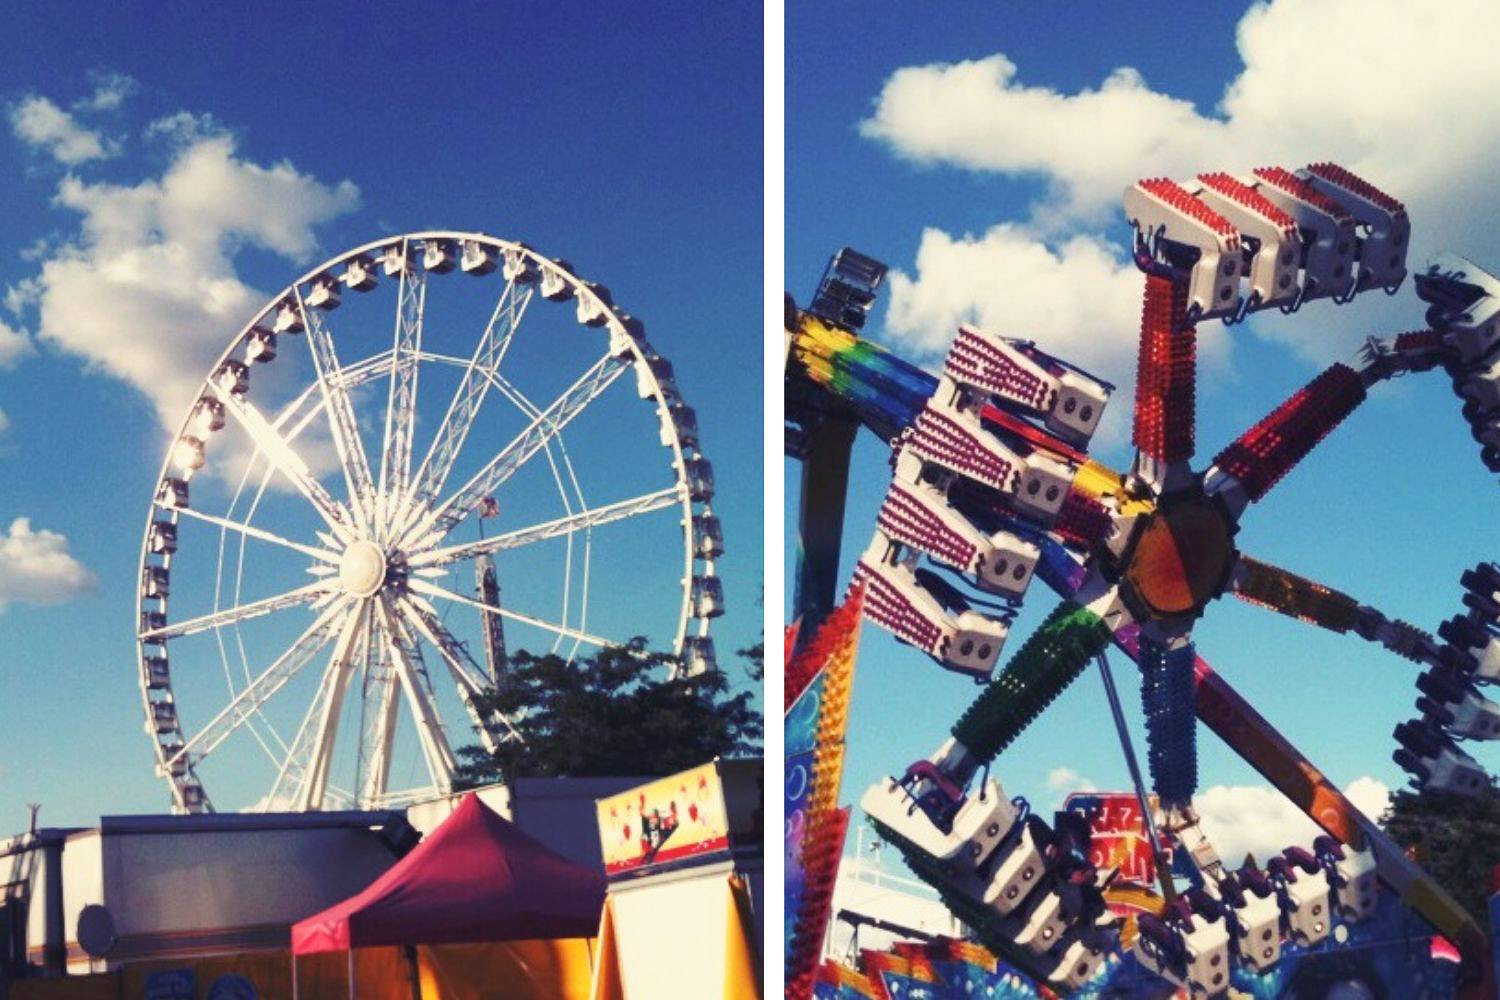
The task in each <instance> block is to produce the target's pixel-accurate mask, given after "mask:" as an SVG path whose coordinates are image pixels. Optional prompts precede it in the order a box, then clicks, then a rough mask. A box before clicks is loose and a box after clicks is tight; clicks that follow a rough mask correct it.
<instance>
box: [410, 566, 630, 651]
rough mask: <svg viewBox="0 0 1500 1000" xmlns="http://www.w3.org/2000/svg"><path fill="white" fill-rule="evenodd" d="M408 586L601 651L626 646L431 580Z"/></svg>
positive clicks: (412, 581) (414, 581)
mask: <svg viewBox="0 0 1500 1000" xmlns="http://www.w3.org/2000/svg"><path fill="white" fill-rule="evenodd" d="M407 585H408V586H410V587H411V589H412V590H415V591H416V592H417V593H419V594H423V595H425V596H427V597H432V598H437V599H439V600H444V601H457V602H458V603H459V604H467V605H468V606H469V607H471V608H478V609H479V610H480V611H487V612H489V613H490V614H493V615H499V616H500V617H502V618H509V619H510V620H511V621H516V622H520V623H522V624H523V625H531V626H534V627H536V628H539V629H543V630H545V631H548V632H551V633H552V634H553V635H559V636H562V637H563V638H564V639H575V640H577V641H578V642H586V643H588V644H589V645H591V646H596V647H598V648H599V649H612V648H614V647H617V646H624V645H625V644H624V643H623V642H615V641H614V640H612V639H603V638H600V637H599V636H597V635H590V634H589V633H587V632H580V631H579V630H578V629H575V628H568V627H567V626H566V625H555V624H553V623H552V622H549V621H547V620H545V619H542V618H535V617H533V616H531V615H527V614H522V613H521V612H519V611H512V610H511V609H510V608H502V607H497V606H495V605H493V604H486V603H485V602H484V601H480V600H476V599H475V598H472V597H468V596H466V595H464V594H459V593H455V592H454V591H451V590H448V589H447V588H446V587H440V586H438V585H437V584H435V583H432V582H431V581H429V580H423V579H422V578H421V577H417V576H414V577H411V579H410V580H408V581H407Z"/></svg>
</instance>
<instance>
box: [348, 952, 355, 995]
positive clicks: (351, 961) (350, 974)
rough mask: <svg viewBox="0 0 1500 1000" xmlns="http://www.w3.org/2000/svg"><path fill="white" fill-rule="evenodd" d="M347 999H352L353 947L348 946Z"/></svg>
mask: <svg viewBox="0 0 1500 1000" xmlns="http://www.w3.org/2000/svg"><path fill="white" fill-rule="evenodd" d="M349 1000H354V948H353V947H352V946H351V947H350V948H349Z"/></svg>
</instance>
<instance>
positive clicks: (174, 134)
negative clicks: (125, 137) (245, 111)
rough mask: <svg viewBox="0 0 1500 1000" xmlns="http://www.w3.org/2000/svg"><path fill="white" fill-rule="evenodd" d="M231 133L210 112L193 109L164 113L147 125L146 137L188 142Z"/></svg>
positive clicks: (182, 142)
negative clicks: (196, 112) (199, 112)
mask: <svg viewBox="0 0 1500 1000" xmlns="http://www.w3.org/2000/svg"><path fill="white" fill-rule="evenodd" d="M227 134H229V130H228V129H226V128H225V127H224V126H223V125H221V124H219V122H218V120H217V119H216V118H214V116H213V115H211V114H209V113H208V112H206V111H205V112H204V113H203V114H198V115H195V114H193V113H192V112H191V111H178V112H176V113H174V114H170V115H164V116H163V117H161V118H158V119H156V120H155V121H153V122H152V123H151V124H149V125H147V126H146V138H148V139H157V138H161V139H166V140H167V141H169V142H173V143H179V144H186V143H193V142H197V141H198V140H200V139H208V138H212V137H214V136H223V135H227Z"/></svg>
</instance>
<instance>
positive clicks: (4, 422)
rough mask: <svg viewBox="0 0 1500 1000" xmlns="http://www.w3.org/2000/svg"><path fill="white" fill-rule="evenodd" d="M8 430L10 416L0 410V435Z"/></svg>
mask: <svg viewBox="0 0 1500 1000" xmlns="http://www.w3.org/2000/svg"><path fill="white" fill-rule="evenodd" d="M8 430H10V414H8V413H6V412H5V411H4V410H0V435H3V434H4V433H5V432H6V431H8Z"/></svg>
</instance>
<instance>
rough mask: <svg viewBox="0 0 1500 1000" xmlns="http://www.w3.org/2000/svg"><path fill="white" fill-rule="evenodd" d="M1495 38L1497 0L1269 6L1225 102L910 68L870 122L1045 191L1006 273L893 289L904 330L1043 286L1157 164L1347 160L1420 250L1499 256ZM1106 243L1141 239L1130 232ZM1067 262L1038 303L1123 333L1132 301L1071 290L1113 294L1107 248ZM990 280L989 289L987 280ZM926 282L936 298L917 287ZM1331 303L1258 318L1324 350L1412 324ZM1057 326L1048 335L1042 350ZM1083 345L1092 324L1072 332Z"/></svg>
mask: <svg viewBox="0 0 1500 1000" xmlns="http://www.w3.org/2000/svg"><path fill="white" fill-rule="evenodd" d="M1496 33H1500V7H1497V6H1495V5H1493V4H1488V3H1484V2H1482V0H1459V3H1458V4H1457V6H1456V7H1455V6H1452V5H1450V6H1447V7H1445V8H1444V16H1443V17H1442V18H1432V17H1430V16H1429V15H1428V12H1427V11H1426V10H1425V9H1424V8H1422V7H1420V6H1413V5H1411V4H1405V3H1401V2H1399V0H1379V2H1362V0H1269V2H1263V3H1257V4H1255V5H1253V6H1252V7H1251V8H1250V9H1249V10H1248V11H1247V12H1246V14H1245V15H1244V16H1243V18H1242V19H1241V20H1240V22H1239V25H1238V28H1237V33H1236V41H1237V45H1238V49H1239V54H1240V57H1241V60H1242V66H1241V67H1239V68H1238V72H1237V73H1234V75H1232V76H1231V75H1230V74H1229V73H1226V86H1225V89H1224V91H1223V94H1222V98H1221V100H1220V102H1219V104H1218V105H1217V106H1216V107H1215V108H1213V109H1211V110H1210V111H1207V112H1205V111H1202V110H1199V109H1197V108H1195V107H1194V106H1193V105H1192V104H1191V103H1190V102H1188V101H1186V100H1183V99H1181V98H1179V97H1176V96H1174V95H1171V94H1168V93H1165V92H1162V91H1159V90H1155V89H1153V88H1152V87H1151V85H1150V83H1149V82H1148V81H1147V80H1145V79H1144V78H1143V77H1142V76H1141V74H1140V73H1139V72H1138V71H1136V70H1134V69H1131V68H1128V67H1123V68H1119V69H1116V70H1114V71H1112V72H1110V73H1109V74H1107V75H1106V76H1105V78H1104V80H1103V81H1102V82H1101V83H1100V84H1099V85H1098V86H1095V87H1089V88H1084V89H1081V90H1078V91H1073V92H1065V91H1060V90H1057V89H1054V88H1050V87H1046V86H1040V85H1036V84H1032V83H1028V82H1027V81H1026V80H1025V79H1024V76H1025V69H1024V67H1020V68H1018V66H1017V63H1016V62H1015V61H1014V60H1013V59H1012V58H1010V57H1008V56H1006V55H1004V54H995V55H991V56H988V57H986V58H983V59H977V60H971V61H966V62H956V63H943V64H933V65H925V66H911V67H906V68H903V69H899V70H897V71H896V72H895V73H893V74H892V75H891V76H890V77H889V78H888V79H887V80H886V82H885V85H884V87H883V89H882V90H881V92H880V94H879V95H878V97H877V99H876V101H875V106H874V109H873V111H872V113H871V114H870V116H869V118H868V119H867V120H866V121H864V122H863V123H861V129H862V131H863V133H864V134H865V135H867V136H869V137H871V138H872V139H875V140H877V141H879V142H882V143H884V144H886V145H887V146H888V147H889V148H890V149H891V150H892V151H893V152H894V153H895V154H897V155H899V156H901V157H903V158H906V159H909V160H912V161H915V162H919V163H924V164H938V165H947V166H952V167H958V168H960V169H965V170H974V171H985V172H993V173H998V174H1003V175H1006V176H1012V177H1029V178H1035V179H1040V180H1041V181H1042V182H1043V183H1044V185H1045V190H1046V193H1045V194H1044V195H1043V196H1041V197H1040V198H1039V199H1038V200H1037V201H1035V202H1034V203H1032V204H1031V205H1030V206H1029V209H1028V212H1029V217H1028V218H1027V220H1026V224H1025V226H1023V227H1013V228H1012V229H1011V231H1010V234H1009V235H1010V237H1011V238H1009V239H1007V240H1005V241H1003V242H999V243H998V244H997V245H994V246H992V247H991V248H990V250H991V253H990V259H989V263H990V265H991V270H989V271H987V272H983V273H980V272H977V271H971V272H969V273H968V274H967V275H966V276H965V277H964V278H953V277H946V276H944V277H941V278H928V279H927V280H928V281H931V282H932V284H931V285H930V286H929V287H928V288H926V289H923V288H922V287H921V286H920V285H918V284H913V283H907V284H904V285H902V284H899V283H893V287H892V293H891V305H892V312H893V314H894V315H896V316H898V317H906V321H905V323H904V324H898V326H900V327H901V329H900V332H901V335H902V336H903V337H905V338H907V339H908V340H909V342H911V343H914V344H917V345H919V346H926V347H932V346H934V345H937V344H945V343H946V341H947V338H948V337H949V336H951V332H952V331H951V329H944V328H942V327H940V326H938V325H936V319H935V318H936V317H938V316H941V315H944V314H945V313H947V314H952V313H953V312H955V311H957V310H959V309H961V308H963V307H964V306H965V305H968V304H969V303H970V302H971V300H972V299H974V298H975V297H977V296H988V297H989V298H990V299H993V300H998V299H999V298H1000V294H1001V292H1000V291H995V290H996V289H999V290H1001V291H1003V293H1004V294H1005V295H1008V296H1012V297H1014V298H1016V299H1021V300H1040V299H1043V298H1044V297H1043V296H1041V295H1039V294H1037V293H1036V292H1035V291H1034V290H1033V289H1032V288H1031V286H1029V285H1028V284H1027V283H1026V281H1027V280H1028V279H1030V278H1032V277H1034V275H1032V274H1031V272H1029V271H1028V270H1027V268H1028V264H1029V262H1031V261H1033V260H1034V259H1036V257H1037V254H1038V253H1040V252H1042V251H1044V250H1047V249H1048V247H1052V248H1054V252H1055V248H1056V247H1057V246H1059V245H1063V244H1059V243H1058V239H1059V237H1061V236H1066V235H1067V234H1076V233H1079V232H1094V233H1102V229H1101V228H1100V227H1101V226H1102V224H1104V223H1105V222H1107V221H1116V222H1117V221H1118V219H1119V215H1118V205H1119V200H1120V194H1121V191H1122V190H1123V189H1124V188H1125V187H1126V185H1128V184H1130V183H1132V182H1133V181H1135V180H1137V179H1138V178H1141V177H1149V176H1161V175H1166V176H1176V177H1187V176H1191V175H1193V174H1196V173H1200V172H1202V171H1205V170H1217V169H1228V170H1239V171H1243V170H1246V169H1248V168H1250V167H1254V166H1259V165H1263V164H1282V165H1285V166H1288V167H1300V166H1302V165H1303V164H1306V163H1308V162H1310V161H1316V160H1324V159H1331V160H1335V161H1337V162H1340V163H1342V164H1344V165H1345V166H1347V167H1349V168H1351V169H1353V170H1354V171H1356V172H1357V173H1360V174H1362V175H1364V176H1366V177H1368V178H1370V179H1371V180H1372V181H1374V182H1375V183H1376V184H1377V185H1379V186H1380V187H1382V188H1384V189H1386V190H1388V191H1390V192H1391V193H1392V194H1394V195H1395V196H1396V197H1398V198H1400V199H1401V200H1403V201H1404V202H1406V204H1407V205H1408V207H1409V209H1410V211H1411V214H1412V218H1413V221H1414V224H1415V228H1414V234H1413V246H1412V254H1411V260H1412V262H1413V263H1414V264H1418V265H1420V264H1421V263H1422V261H1423V260H1424V259H1425V257H1426V256H1427V254H1428V253H1430V252H1431V251H1432V250H1434V249H1440V248H1451V249H1455V250H1458V251H1460V252H1463V253H1465V254H1466V255H1469V256H1474V257H1476V259H1478V260H1479V261H1480V262H1481V263H1483V262H1485V261H1486V260H1489V261H1491V262H1493V263H1494V264H1496V265H1500V230H1497V228H1496V227H1495V226H1494V225H1493V224H1492V222H1491V220H1492V219H1493V218H1494V216H1495V214H1496V211H1497V210H1500V191H1497V189H1496V188H1495V187H1494V185H1493V184H1492V183H1491V180H1490V175H1491V166H1492V164H1493V162H1494V159H1495V156H1496V154H1497V153H1500V105H1497V104H1495V103H1494V102H1486V101H1485V100H1484V99H1483V95H1485V94H1487V93H1489V91H1490V89H1491V87H1492V81H1491V80H1490V79H1489V69H1488V61H1487V60H1486V59H1485V58H1484V56H1483V52H1484V45H1485V40H1486V39H1489V38H1492V37H1494V36H1495V35H1496ZM1231 72H1233V70H1231ZM1116 228H1118V227H1116ZM992 232H993V231H992ZM986 239H989V240H990V241H991V242H992V243H996V241H994V240H993V238H992V237H991V236H990V235H989V234H987V235H986ZM1044 239H1045V240H1046V242H1044ZM1092 239H1094V240H1096V241H1099V242H1107V243H1108V244H1109V245H1110V246H1119V248H1120V249H1121V250H1122V251H1123V249H1124V247H1123V241H1122V240H1118V239H1116V238H1115V237H1114V236H1111V237H1109V238H1108V239H1107V240H1106V239H1105V237H1104V236H1102V235H1098V236H1094V237H1092ZM928 241H929V239H928V238H927V237H924V240H923V245H924V247H926V246H927V244H928ZM1027 241H1029V243H1030V245H1026V243H1027ZM954 242H968V241H967V240H965V241H958V240H955V241H954ZM1058 256H1059V257H1060V260H1061V262H1062V266H1061V268H1060V269H1059V272H1058V279H1059V282H1061V280H1062V279H1063V278H1064V277H1068V276H1071V277H1073V278H1074V280H1073V281H1072V282H1071V284H1070V285H1069V287H1070V288H1071V292H1070V293H1069V294H1068V295H1065V296H1059V295H1056V294H1053V295H1052V296H1050V297H1047V300H1046V301H1044V302H1033V303H1032V305H1033V306H1034V307H1035V308H1038V309H1059V310H1061V311H1062V312H1063V313H1064V314H1065V315H1067V316H1068V317H1070V318H1071V317H1075V316H1076V315H1077V314H1078V313H1079V312H1082V313H1083V315H1084V318H1085V319H1086V320H1088V321H1090V322H1091V323H1094V324H1095V325H1097V324H1098V323H1099V322H1100V320H1102V319H1103V318H1104V317H1105V316H1106V315H1107V316H1110V317H1113V319H1114V321H1115V323H1116V326H1115V327H1114V328H1113V329H1114V333H1113V336H1114V338H1116V339H1118V340H1120V341H1122V342H1123V341H1127V340H1129V339H1130V338H1131V336H1132V333H1133V329H1134V326H1135V324H1136V315H1135V312H1134V309H1132V310H1131V311H1130V312H1129V313H1127V312H1126V311H1125V309H1124V307H1123V305H1116V306H1115V307H1114V309H1113V310H1110V309H1109V308H1108V307H1107V306H1106V304H1104V303H1100V304H1097V305H1095V304H1091V303H1087V302H1075V301H1072V299H1077V300H1086V299H1088V298H1091V297H1093V296H1094V295H1095V294H1096V288H1097V289H1098V290H1099V292H1100V294H1102V296H1103V298H1104V299H1105V300H1106V302H1108V303H1116V302H1118V300H1119V299H1120V295H1119V293H1118V290H1117V283H1123V278H1122V277H1120V276H1119V275H1117V274H1115V273H1114V272H1113V271H1112V270H1111V269H1110V268H1108V267H1106V266H1104V265H1102V264H1101V262H1100V260H1099V259H1098V255H1097V254H1095V253H1093V252H1075V253H1072V254H1059V255H1058ZM973 283H979V284H980V285H982V286H983V287H982V288H981V289H980V290H979V291H974V290H972V288H973ZM939 285H941V286H943V287H938V286H939ZM919 292H925V294H924V295H923V296H922V297H923V300H924V301H923V302H922V304H921V307H920V308H918V307H916V306H913V305H910V304H909V303H908V302H907V301H904V300H906V299H907V298H908V297H910V296H913V295H914V294H916V293H919ZM1137 297H1138V293H1137ZM1376 298H1377V299H1382V300H1383V297H1380V296H1376ZM1407 298H1410V294H1409V292H1408V293H1407ZM1383 301H1385V300H1383ZM1386 307H1387V308H1388V307H1389V304H1388V302H1386ZM991 308H998V306H997V305H992V306H991ZM1016 308H1017V309H1019V308H1021V307H1020V306H1017V307H1016ZM1135 308H1138V305H1137V306H1136V307H1135ZM1318 308H1319V309H1320V314H1319V322H1317V323H1309V321H1308V317H1307V316H1306V315H1303V316H1301V317H1298V321H1297V322H1296V324H1295V325H1293V324H1291V323H1290V322H1289V321H1287V320H1284V319H1282V318H1281V317H1272V318H1269V319H1261V320H1257V321H1256V322H1255V323H1254V324H1253V329H1255V330H1256V331H1257V332H1261V333H1265V334H1267V335H1269V336H1272V337H1274V338H1276V339H1279V340H1284V341H1286V342H1288V343H1289V344H1291V345H1292V346H1294V347H1297V348H1299V349H1300V350H1302V352H1303V353H1304V354H1307V355H1308V356H1315V357H1317V358H1318V359H1319V360H1326V359H1327V358H1328V357H1330V356H1331V355H1334V354H1340V353H1344V352H1346V351H1347V350H1348V349H1349V348H1350V347H1352V346H1353V344H1354V343H1356V340H1355V338H1356V335H1357V332H1358V331H1360V330H1363V331H1365V332H1373V331H1380V330H1384V329H1387V328H1389V329H1397V328H1399V322H1400V320H1398V321H1397V324H1398V325H1396V326H1390V325H1389V324H1390V323H1391V319H1390V318H1389V316H1387V317H1385V318H1384V319H1382V318H1380V316H1379V313H1378V304H1370V305H1367V306H1366V307H1365V308H1363V309H1354V310H1350V309H1341V310H1335V309H1333V308H1332V307H1330V306H1328V305H1327V304H1326V303H1321V304H1319V306H1318ZM1413 315H1416V313H1415V312H1414V313H1413ZM1042 323H1043V326H1044V328H1051V327H1054V326H1057V325H1059V324H1052V323H1047V322H1046V321H1045V320H1043V321H1042ZM1121 324H1123V328H1121ZM1215 327H1216V328H1217V324H1215ZM1330 329H1332V331H1333V333H1334V334H1335V335H1334V336H1330ZM1005 332H1010V333H1015V334H1020V335H1031V331H1028V330H1025V329H1014V330H1009V331H1005ZM1045 332H1046V329H1044V330H1043V331H1040V332H1039V334H1038V339H1039V340H1042V342H1043V344H1044V346H1046V345H1047V344H1048V342H1049V341H1048V339H1047V338H1046V337H1043V336H1041V333H1045ZM1203 332H1204V329H1200V335H1201V334H1202V333H1203ZM1084 339H1086V338H1084V337H1082V336H1080V335H1075V336H1074V337H1072V338H1071V339H1070V341H1069V342H1068V345H1067V346H1068V347H1069V349H1075V347H1074V345H1075V343H1076V342H1078V341H1081V340H1084ZM1059 353H1062V354H1064V356H1066V352H1065V351H1059Z"/></svg>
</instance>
